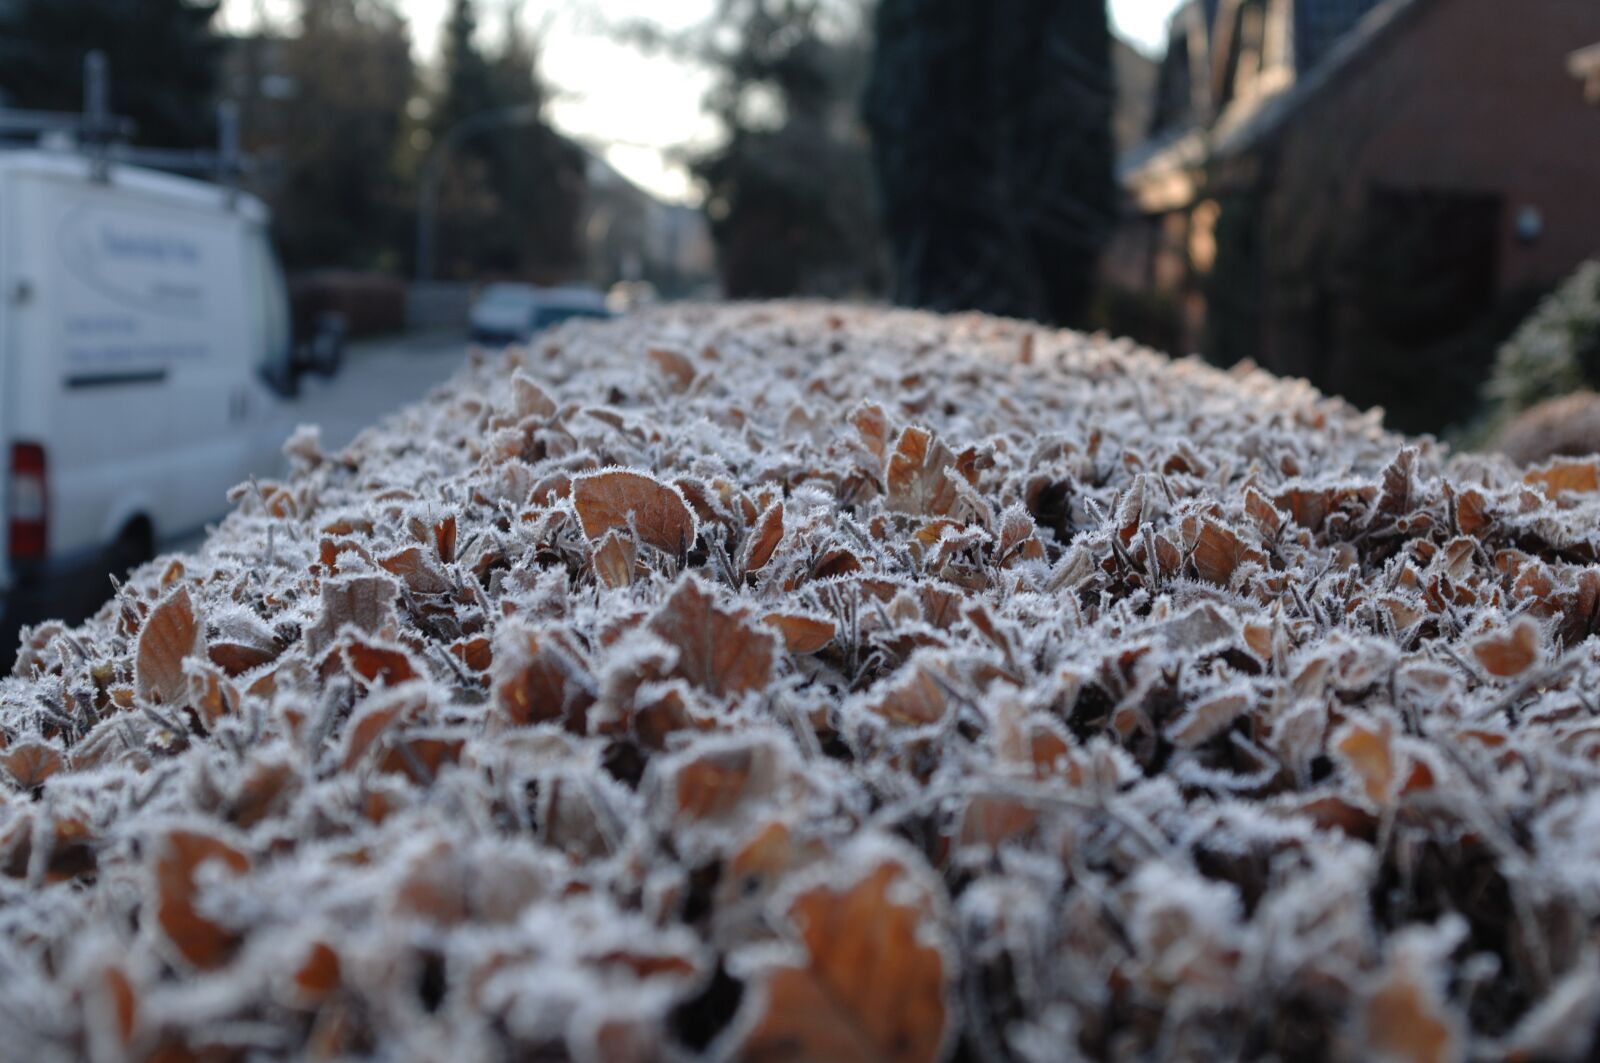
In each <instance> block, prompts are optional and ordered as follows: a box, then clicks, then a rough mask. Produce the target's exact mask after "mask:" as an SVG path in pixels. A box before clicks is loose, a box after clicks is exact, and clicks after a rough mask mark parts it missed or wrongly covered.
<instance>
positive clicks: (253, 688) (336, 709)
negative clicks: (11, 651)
mask: <svg viewBox="0 0 1600 1063" xmlns="http://www.w3.org/2000/svg"><path fill="white" fill-rule="evenodd" d="M1025 336H1026V337H1028V338H1027V340H1026V342H1024V337H1025ZM1024 349H1027V350H1029V351H1030V352H1031V355H1030V357H1029V358H1028V359H1027V360H1026V361H1024V360H1023V359H1022V356H1021V352H1022V351H1023V350H1024ZM287 449H288V451H289V453H290V456H291V458H292V459H293V461H292V464H293V469H294V471H293V473H292V475H291V476H290V478H289V479H288V480H286V481H284V482H252V483H249V484H245V485H241V487H240V488H239V489H238V490H236V491H235V492H234V494H233V497H234V500H235V503H236V509H235V512H234V513H233V514H232V515H231V516H230V517H229V518H228V520H227V521H226V522H224V524H223V525H222V526H221V527H220V528H219V529H218V530H217V531H216V533H215V534H214V535H213V536H212V537H211V539H210V540H209V541H208V542H207V543H206V544H205V545H204V546H203V547H202V548H201V550H200V551H199V552H198V553H196V554H194V555H192V556H185V557H182V558H163V559H160V560H158V561H157V562H154V563H152V564H151V565H148V566H145V567H144V568H143V569H141V570H140V571H139V572H137V573H136V574H135V575H134V576H133V577H132V578H131V579H130V580H129V582H128V583H127V584H126V585H125V586H124V587H123V588H121V590H120V591H119V593H118V594H117V596H116V597H115V598H114V599H113V600H112V601H110V602H108V603H107V605H106V606H105V607H104V608H103V609H102V610H101V611H100V613H99V614H97V616H96V617H95V618H94V619H93V620H92V621H90V622H89V623H88V624H85V625H84V626H82V627H80V628H78V629H75V630H70V631H69V630H65V629H63V628H62V627H61V626H60V625H46V626H43V627H41V628H38V629H35V630H33V631H31V632H29V633H28V634H27V640H26V643H25V645H24V647H23V651H22V653H21V655H20V656H19V660H18V664H17V670H16V674H15V675H14V677H12V678H9V679H5V680H0V1028H4V1029H5V1031H6V1032H7V1034H8V1036H9V1040H8V1041H7V1048H6V1050H7V1051H15V1052H16V1053H17V1054H19V1055H28V1056H30V1057H37V1058H52V1057H72V1056H82V1055H86V1054H87V1055H90V1056H92V1057H95V1058H107V1059H112V1058H125V1057H149V1056H158V1055H163V1054H165V1055H170V1056H177V1055H183V1054H204V1055H216V1056H225V1055H256V1056H291V1057H304V1056H324V1057H344V1056H353V1055H373V1056H377V1057H382V1058H461V1059H476V1058H503V1057H508V1056H534V1055H541V1054H542V1055H550V1056H570V1057H574V1058H580V1059H623V1058H628V1059H632V1058H638V1059H646V1058H657V1057H660V1056H666V1057H668V1058H671V1057H690V1056H696V1055H700V1054H705V1053H711V1054H723V1055H729V1056H752V1057H763V1056H764V1054H783V1053H788V1054H789V1055H791V1056H801V1057H812V1058H818V1057H837V1056H842V1055H850V1056H853V1057H855V1058H870V1059H887V1060H905V1061H915V1060H925V1059H934V1058H939V1057H942V1056H948V1055H951V1054H955V1053H960V1054H961V1055H963V1056H964V1057H978V1058H994V1059H1017V1060H1024V1059H1055V1058H1074V1057H1082V1058H1126V1059H1140V1058H1159V1057H1164V1056H1176V1055H1185V1056H1191V1057H1205V1058H1266V1057H1276V1058H1325V1057H1343V1058H1374V1057H1377V1056H1380V1055H1384V1054H1388V1055H1390V1056H1395V1057H1399V1058H1408V1059H1418V1058H1459V1057H1460V1056H1462V1055H1471V1056H1489V1055H1494V1054H1496V1053H1511V1054H1513V1055H1520V1056H1525V1057H1530V1058H1531V1057H1540V1058H1545V1057H1552V1058H1560V1057H1580V1056H1583V1055H1585V1054H1586V1053H1588V1052H1590V1051H1592V1047H1593V1046H1592V1044H1591V1040H1592V1034H1593V1026H1594V1016H1595V1015H1596V1014H1600V978H1597V976H1596V973H1595V972H1596V971H1597V970H1600V946H1597V945H1596V943H1595V942H1596V940H1597V939H1596V936H1595V929H1596V927H1597V925H1600V923H1597V921H1600V876H1597V875H1596V874H1595V872H1594V866H1595V863H1596V860H1597V859H1600V855H1597V853H1596V846H1595V842H1594V838H1595V837H1596V833H1597V826H1600V811H1597V809H1600V805H1597V801H1600V798H1597V796H1596V794H1597V793H1600V788H1597V787H1596V785H1595V784H1596V782H1597V781H1600V771H1597V769H1596V768H1595V762H1596V758H1597V756H1600V722H1597V718H1600V695H1597V694H1596V693H1595V683H1596V679H1597V678H1600V652H1597V649H1596V647H1597V646H1600V643H1597V642H1596V641H1595V640H1594V639H1593V638H1592V637H1591V636H1593V635H1594V634H1595V633H1596V631H1597V628H1600V564H1597V561H1600V555H1597V548H1596V543H1597V542H1600V535H1597V533H1596V532H1595V528H1596V527H1597V526H1600V466H1597V465H1596V464H1595V463H1594V462H1592V461H1589V460H1581V461H1573V460H1564V461H1561V462H1556V463H1553V464H1551V465H1549V466H1547V467H1545V468H1542V469H1536V470H1531V471H1529V470H1522V469H1518V468H1516V467H1514V466H1512V465H1510V464H1508V463H1506V462H1504V461H1502V460H1499V459H1486V458H1470V459H1466V458H1455V457H1452V456H1450V455H1449V454H1447V453H1445V452H1444V451H1443V450H1442V449H1441V448H1440V447H1439V446H1438V445H1437V444H1435V443H1433V442H1431V441H1426V440H1424V441H1408V440H1405V439H1402V438H1400V437H1397V436H1394V435H1390V434H1388V433H1385V432H1384V431H1383V430H1382V428H1381V426H1380V424H1379V423H1378V421H1377V420H1376V418H1374V417H1372V416H1370V415H1364V414H1358V413H1356V412H1355V411H1353V410H1351V409H1350V408H1348V407H1346V406H1345V405H1343V404H1342V403H1339V402H1337V401H1334V400H1329V399H1326V398H1324V397H1322V396H1320V395H1318V394H1317V393H1316V392H1315V391H1313V390H1312V389H1310V388H1309V387H1307V386H1306V385H1304V384H1303V383H1299V382H1286V381H1280V380H1276V379H1274V378H1272V377H1270V376H1268V375H1266V374H1263V373H1260V372H1257V371H1254V370H1248V369H1241V370H1235V371H1233V372H1230V373H1226V374H1224V373H1219V372H1216V371H1215V370H1212V369H1210V368H1207V367H1205V366H1203V365H1201V364H1200V363H1198V362H1196V361H1193V360H1186V361H1179V362H1172V361H1169V360H1167V359H1165V358H1162V357H1160V356H1158V355H1155V354H1153V353H1151V352H1147V351H1142V350H1139V349H1136V348H1134V347H1132V346H1131V345H1128V344H1125V343H1118V342H1110V341H1106V340H1102V339H1096V338H1090V337H1085V336H1080V335H1076V334H1071V333H1052V332H1047V331H1042V330H1039V329H1037V328H1036V327H1033V326H1024V325H1021V324H1017V323H1013V322H1005V321H997V320H993V319H988V318H983V317H976V316H966V317H953V318H940V317H934V316H927V315H918V314H909V313H892V312H882V311H869V310H860V309H847V308H839V307H830V306H781V305H774V306H748V307H737V308H722V309H712V308H678V309H672V310H666V311H662V312H658V313H653V314H650V315H646V316H643V317H639V318H635V319H630V320H627V321H622V322H618V323H613V324H608V325H603V326H602V325H592V324H591V325H580V326H571V327H567V328H563V329H561V330H558V331H556V332H553V333H551V334H549V336H548V337H547V338H544V339H542V340H541V341H540V342H539V343H538V345H537V346H535V347H533V348H528V349H520V348H514V349H512V350H510V351H507V352H505V353H504V354H501V355H494V356H491V355H487V354H485V353H483V352H474V353H473V354H472V355H471V356H470V357H469V360H468V364H467V365H466V366H465V367H464V368H463V369H462V371H461V372H460V373H459V374H458V375H457V376H456V377H455V378H454V379H453V380H452V381H451V382H450V383H448V384H446V385H444V386H443V387H441V388H439V389H437V390H436V391H435V392H434V393H433V394H432V395H430V396H429V398H428V399H427V400H426V401H425V402H423V403H420V404H418V405H416V406H413V407H410V408H408V409H406V410H402V411H399V412H397V413H396V414H395V415H393V416H392V417H390V418H389V419H387V420H386V421H385V422H383V423H382V424H380V425H378V426H376V427H374V428H372V429H370V430H368V431H367V432H364V433H363V434H362V435H361V436H359V437H358V438H357V439H356V440H355V441H354V442H353V443H352V444H351V445H350V446H348V447H346V448H345V449H344V450H342V451H339V452H337V453H328V452H325V451H324V450H323V448H322V443H321V441H320V438H319V436H318V435H317V433H316V432H315V431H314V430H311V429H301V430H300V431H298V432H296V434H295V435H294V437H293V438H292V439H291V441H290V443H289V444H288V448H287Z"/></svg>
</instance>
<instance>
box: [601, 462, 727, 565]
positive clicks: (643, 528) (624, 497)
mask: <svg viewBox="0 0 1600 1063" xmlns="http://www.w3.org/2000/svg"><path fill="white" fill-rule="evenodd" d="M572 498H573V502H574V504H575V505H576V506H577V510H578V521H579V522H580V523H581V524H582V525H583V534H584V535H586V536H588V537H589V539H590V540H594V539H598V538H600V537H601V536H603V535H604V534H605V533H606V532H608V531H614V530H617V529H621V530H623V531H626V530H628V527H629V518H630V517H631V518H632V524H633V527H634V529H635V530H636V531H637V532H638V535H639V540H640V541H641V542H644V543H648V544H649V545H651V546H653V547H655V548H656V549H657V550H662V551H665V552H666V553H669V554H681V553H684V552H685V551H687V550H688V549H689V547H690V546H692V545H693V544H694V541H695V537H696V536H697V535H698V534H699V531H698V526H697V524H696V522H695V516H694V514H693V513H692V512H691V511H690V509H689V506H688V504H687V503H686V502H685V501H684V499H683V495H682V494H681V493H680V492H679V491H678V490H677V488H675V487H672V486H669V485H667V484H664V483H662V482H661V481H660V480H657V479H656V478H655V477H653V476H649V475H647V474H645V473H642V472H632V471H630V470H626V469H611V470H607V471H604V472H595V473H588V474H585V475H583V476H579V477H577V478H576V479H574V480H573V481H572Z"/></svg>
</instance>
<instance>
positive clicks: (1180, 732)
mask: <svg viewBox="0 0 1600 1063" xmlns="http://www.w3.org/2000/svg"><path fill="white" fill-rule="evenodd" d="M1249 708H1250V702H1249V700H1248V699H1247V698H1246V697H1245V696H1244V695H1243V694H1223V695H1220V696H1218V697H1214V698H1210V699H1208V700H1206V701H1202V702H1200V703H1199V704H1197V705H1195V706H1194V707H1193V708H1191V709H1189V710H1188V711H1187V712H1185V713H1184V714H1183V716H1182V717H1180V718H1179V719H1178V720H1177V721H1176V722H1174V723H1173V724H1172V725H1171V726H1169V727H1168V728H1167V740H1168V741H1170V742H1171V743H1172V744H1173V745H1175V746H1178V747H1179V748H1182V749H1193V748H1194V747H1195V746H1198V745H1202V744H1204V743H1205V742H1208V741H1210V740H1211V739H1213V738H1215V737H1216V736H1217V735H1219V734H1221V733H1222V732H1223V731H1226V730H1227V729H1228V728H1229V727H1230V726H1232V724H1233V721H1235V720H1237V719H1238V718H1239V717H1240V716H1243V715H1244V714H1245V712H1246V711H1247V710H1248V709H1249Z"/></svg>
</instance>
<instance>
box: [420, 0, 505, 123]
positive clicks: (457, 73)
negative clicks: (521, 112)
mask: <svg viewBox="0 0 1600 1063" xmlns="http://www.w3.org/2000/svg"><path fill="white" fill-rule="evenodd" d="M477 34H478V13H477V6H476V5H475V4H474V3H473V0H455V3H454V4H453V6H452V7H451V8H450V18H449V20H448V21H446V22H445V27H444V44H443V48H444V55H443V69H442V74H443V81H442V85H441V91H440V93H439V98H438V101H437V103H436V104H435V106H434V109H433V133H434V137H435V138H438V137H442V136H444V135H445V134H446V133H448V132H449V131H450V130H451V129H453V128H455V127H456V126H457V125H459V124H460V123H461V122H462V121H464V120H465V119H467V118H470V117H472V116H473V115H476V114H481V113H482V112H484V111H487V110H490V109H491V108H493V107H494V106H496V104H497V102H498V101H497V99H496V93H495V87H496V86H495V77H494V73H493V71H492V70H491V68H490V65H489V60H488V59H487V58H486V57H485V56H484V54H483V50H482V49H481V48H480V47H479V46H478V41H477ZM483 143H485V142H483V141H479V142H478V144H479V145H480V146H479V147H478V148H477V149H475V150H476V151H478V152H480V153H481V152H482V151H483V149H482V147H481V145H482V144H483Z"/></svg>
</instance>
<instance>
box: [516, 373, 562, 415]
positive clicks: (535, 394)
mask: <svg viewBox="0 0 1600 1063" xmlns="http://www.w3.org/2000/svg"><path fill="white" fill-rule="evenodd" d="M511 392H512V395H513V398H514V399H515V403H516V414H517V416H518V417H519V418H522V417H541V418H545V419H548V418H551V417H554V416H555V415H556V403H555V400H554V399H552V398H551V397H550V396H549V395H548V394H546V393H545V390H544V388H542V387H540V386H539V385H538V384H537V383H536V382H535V381H534V379H533V377H531V376H529V375H528V374H526V373H524V372H523V371H522V370H520V369H519V370H517V371H516V372H515V373H513V374H511Z"/></svg>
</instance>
